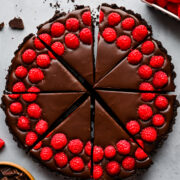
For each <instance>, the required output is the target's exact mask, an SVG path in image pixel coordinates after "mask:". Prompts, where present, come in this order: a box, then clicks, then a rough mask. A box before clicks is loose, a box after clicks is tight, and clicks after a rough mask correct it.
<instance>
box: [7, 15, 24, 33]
mask: <svg viewBox="0 0 180 180" xmlns="http://www.w3.org/2000/svg"><path fill="white" fill-rule="evenodd" d="M9 26H10V27H11V29H19V30H22V29H24V23H23V20H22V19H21V18H16V17H15V18H14V19H12V20H10V21H9Z"/></svg>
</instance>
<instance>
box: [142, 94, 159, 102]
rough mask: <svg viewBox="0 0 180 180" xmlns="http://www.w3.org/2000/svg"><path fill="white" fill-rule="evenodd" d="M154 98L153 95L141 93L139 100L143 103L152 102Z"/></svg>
mask: <svg viewBox="0 0 180 180" xmlns="http://www.w3.org/2000/svg"><path fill="white" fill-rule="evenodd" d="M155 96H156V94H155V93H142V94H141V99H142V100H143V101H152V100H153V99H154V98H155Z"/></svg>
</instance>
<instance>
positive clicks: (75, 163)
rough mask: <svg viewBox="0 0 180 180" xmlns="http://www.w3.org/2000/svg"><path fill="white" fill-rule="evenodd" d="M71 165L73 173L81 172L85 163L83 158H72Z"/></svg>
mask: <svg viewBox="0 0 180 180" xmlns="http://www.w3.org/2000/svg"><path fill="white" fill-rule="evenodd" d="M69 165H70V168H71V169H72V170H73V171H77V172H80V171H82V170H83V169H84V162H83V160H82V158H80V157H74V158H72V159H71V160H70V163H69Z"/></svg>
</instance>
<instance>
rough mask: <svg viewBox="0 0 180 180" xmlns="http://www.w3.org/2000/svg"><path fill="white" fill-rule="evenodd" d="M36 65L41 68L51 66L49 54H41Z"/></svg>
mask: <svg viewBox="0 0 180 180" xmlns="http://www.w3.org/2000/svg"><path fill="white" fill-rule="evenodd" d="M36 63H37V65H38V66H39V67H42V68H46V67H48V66H49V64H50V57H49V56H48V55H47V54H40V55H38V56H37V58H36Z"/></svg>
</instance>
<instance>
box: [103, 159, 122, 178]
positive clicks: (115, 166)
mask: <svg viewBox="0 0 180 180" xmlns="http://www.w3.org/2000/svg"><path fill="white" fill-rule="evenodd" d="M106 171H107V172H108V174H109V175H111V176H115V175H117V174H119V172H120V165H119V163H118V162H116V161H111V162H108V164H107V165H106Z"/></svg>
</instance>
